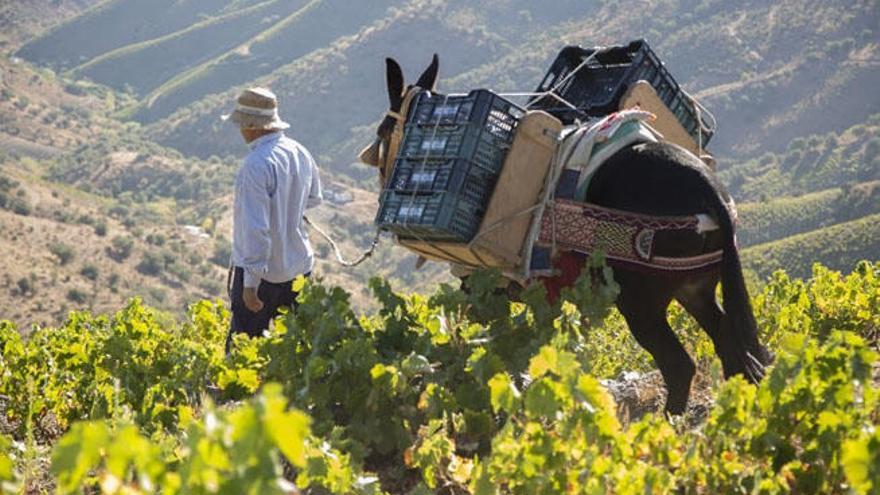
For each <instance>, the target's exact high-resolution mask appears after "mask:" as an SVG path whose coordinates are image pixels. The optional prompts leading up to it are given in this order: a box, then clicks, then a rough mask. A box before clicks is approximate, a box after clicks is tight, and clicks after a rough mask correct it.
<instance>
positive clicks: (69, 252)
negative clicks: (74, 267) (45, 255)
mask: <svg viewBox="0 0 880 495" xmlns="http://www.w3.org/2000/svg"><path fill="white" fill-rule="evenodd" d="M48 247H49V252H50V253H52V254H53V255H55V256H56V257H57V258H58V263H59V264H61V265H66V264H68V263H70V261H71V260H72V259H73V258H74V256H75V254H76V253H74V252H73V248H72V247H71V246H68V245H67V244H64V243H63V242H53V243H51V244H49V246H48Z"/></svg>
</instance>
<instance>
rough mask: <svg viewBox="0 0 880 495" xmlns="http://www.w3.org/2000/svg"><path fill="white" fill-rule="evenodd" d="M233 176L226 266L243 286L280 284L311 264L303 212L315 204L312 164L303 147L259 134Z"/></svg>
mask: <svg viewBox="0 0 880 495" xmlns="http://www.w3.org/2000/svg"><path fill="white" fill-rule="evenodd" d="M250 147H251V152H250V153H249V154H248V155H247V157H245V159H244V164H243V165H242V167H241V169H240V170H239V171H238V175H237V176H236V178H235V195H234V201H233V225H232V263H233V265H235V266H239V267H242V268H243V269H244V286H245V287H258V286H259V284H260V280H266V281H269V282H274V283H280V282H286V281H288V280H291V279H293V278H296V276H298V275H301V274H304V273H308V272H310V271H311V270H312V267H313V266H314V263H315V258H314V252H313V251H312V246H311V245H310V244H309V237H308V233H307V232H306V229H305V226H304V225H303V213H304V212H305V210H306V209H307V208H311V207H313V206H316V205H318V204H320V203H321V201H322V198H323V196H322V193H321V179H320V177H319V175H318V166H317V164H315V160H314V158H312V155H311V154H310V153H309V152H308V150H306V148H305V147H304V146H303V145H301V144H299V143H298V142H296V141H294V140H293V139H290V138H288V137H287V136H285V135H284V133H283V132H280V131H279V132H274V133H272V134H267V135H265V136H261V137H260V138H258V139H255V140H254V141H251V143H250Z"/></svg>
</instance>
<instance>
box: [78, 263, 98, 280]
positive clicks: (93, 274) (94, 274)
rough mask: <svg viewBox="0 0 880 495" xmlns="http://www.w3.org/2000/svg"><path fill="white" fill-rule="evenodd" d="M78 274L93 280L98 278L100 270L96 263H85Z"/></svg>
mask: <svg viewBox="0 0 880 495" xmlns="http://www.w3.org/2000/svg"><path fill="white" fill-rule="evenodd" d="M79 274H80V275H82V276H83V277H85V278H87V279H89V280H92V281H95V280H98V275H100V271H99V270H98V267H97V266H96V265H94V264H92V263H86V264H85V265H83V267H82V269H81V270H80V271H79Z"/></svg>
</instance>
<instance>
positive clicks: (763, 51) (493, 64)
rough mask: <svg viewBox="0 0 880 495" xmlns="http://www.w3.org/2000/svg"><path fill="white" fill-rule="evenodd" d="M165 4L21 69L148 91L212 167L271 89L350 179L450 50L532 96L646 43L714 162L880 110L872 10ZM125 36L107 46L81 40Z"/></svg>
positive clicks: (170, 134)
mask: <svg viewBox="0 0 880 495" xmlns="http://www.w3.org/2000/svg"><path fill="white" fill-rule="evenodd" d="M163 2H164V3H167V4H168V6H167V7H168V8H167V9H163V8H162V6H163V5H164V3H163ZM163 2H160V5H157V6H156V8H154V9H152V10H151V12H150V13H149V15H146V16H141V15H136V14H137V12H138V10H137V9H139V8H143V7H142V6H141V7H138V6H137V4H138V2H137V0H115V1H111V2H109V3H108V4H107V5H106V6H105V7H103V8H101V9H96V10H93V11H92V12H90V14H89V15H86V16H83V17H81V18H78V19H75V20H74V21H73V22H71V23H68V24H66V25H65V26H62V27H61V28H59V29H57V30H55V31H53V32H52V33H50V34H49V35H48V36H46V37H43V38H41V39H39V40H36V41H34V42H32V43H30V44H28V45H26V46H25V47H23V48H22V50H21V51H20V52H19V53H20V54H21V55H22V56H24V57H26V58H29V59H31V60H34V61H36V62H39V63H43V64H48V65H50V66H52V67H54V68H55V69H56V70H70V71H72V72H71V73H72V74H74V75H77V76H86V77H90V78H93V79H94V80H96V81H99V82H102V83H106V84H109V85H111V86H113V87H115V88H117V89H128V90H130V91H132V92H133V93H134V94H135V95H136V96H137V98H138V102H137V104H136V105H135V106H133V107H131V108H130V109H129V111H130V112H132V114H133V115H134V116H135V117H136V118H137V119H138V120H140V121H142V122H153V123H154V125H152V126H151V127H150V130H149V131H150V135H151V136H152V137H153V138H155V139H157V140H158V141H160V142H162V143H164V144H168V145H172V146H174V147H177V148H178V149H181V150H182V151H184V152H185V153H194V154H198V155H201V156H209V155H211V154H218V155H221V156H222V155H224V154H227V153H233V152H235V151H236V145H235V143H234V142H230V141H231V140H230V139H229V136H228V134H226V133H224V132H222V130H221V129H220V128H219V127H218V126H217V124H216V118H217V117H218V116H219V115H220V114H221V113H222V112H223V111H224V110H225V109H226V108H227V107H228V102H229V99H230V97H231V96H232V94H233V93H234V90H232V89H229V88H230V87H237V86H240V85H244V84H250V83H254V82H260V83H263V84H268V85H270V86H272V87H273V88H274V89H275V90H276V91H277V92H278V93H279V94H280V95H281V97H282V100H283V101H284V103H285V105H286V107H287V108H288V112H289V114H290V115H289V116H288V117H289V118H290V119H291V120H292V121H293V124H294V125H295V129H296V130H297V133H298V134H299V135H300V136H301V137H302V138H303V140H304V141H306V142H307V143H310V144H312V145H313V146H314V147H315V148H316V150H317V151H318V152H319V154H321V155H324V156H325V158H326V159H327V160H328V161H329V162H330V164H331V165H332V166H333V167H335V168H336V169H337V170H344V171H347V172H348V170H347V168H348V166H349V164H350V162H351V160H352V156H353V155H352V151H353V149H354V148H355V147H356V146H357V145H359V144H360V143H361V142H362V141H363V138H364V136H366V135H368V131H367V130H366V127H364V126H367V125H369V124H370V123H372V122H373V121H374V120H375V118H376V117H375V116H376V115H377V114H378V112H380V111H381V110H382V106H383V104H384V102H383V101H382V94H383V93H382V72H381V59H382V57H383V56H385V55H395V56H398V57H399V58H401V59H402V60H403V61H404V63H405V65H406V66H407V67H410V68H411V70H413V71H415V70H417V69H418V68H420V67H419V66H420V65H421V64H424V63H425V61H426V60H427V59H428V57H429V56H430V54H431V53H432V52H435V51H437V52H439V53H440V55H441V58H442V60H443V64H442V67H443V68H442V73H443V75H444V82H443V83H442V84H443V87H444V88H448V89H453V90H465V89H469V88H472V87H478V86H488V87H492V88H498V89H504V90H529V89H531V88H533V87H535V86H536V85H537V82H538V81H539V80H540V76H541V74H542V73H543V70H544V68H545V67H546V65H547V62H548V61H549V60H550V59H551V58H552V56H553V55H554V54H555V52H556V51H557V50H558V49H559V48H560V47H561V46H562V45H564V44H566V43H580V44H586V45H592V44H608V43H615V42H621V41H625V40H628V39H631V38H636V37H646V38H647V39H649V40H650V41H651V42H652V44H653V45H654V46H655V48H656V49H657V51H658V52H659V53H660V55H661V56H662V57H663V58H664V60H666V62H667V63H668V65H669V67H670V68H671V69H672V70H673V72H674V73H675V74H676V75H677V76H678V77H679V79H680V80H681V81H682V82H683V83H684V85H685V87H687V88H688V89H689V90H690V91H691V92H692V93H693V94H695V95H696V96H697V97H699V98H701V100H703V101H704V103H706V104H707V105H708V106H709V107H710V108H711V109H712V110H713V111H714V112H715V113H716V114H717V116H718V118H719V120H720V122H721V129H720V130H719V133H718V136H717V138H716V141H715V144H714V147H715V150H716V152H717V153H719V154H721V155H722V156H727V155H730V156H736V157H739V156H742V155H744V154H745V155H751V154H754V153H756V152H760V151H765V150H768V149H769V150H774V151H779V150H782V149H784V148H785V143H786V142H788V141H789V140H791V139H793V138H795V137H797V136H800V135H802V134H804V133H805V132H806V133H814V132H822V133H824V132H829V131H831V130H835V129H839V128H841V127H846V126H850V125H853V124H855V123H859V122H862V121H863V120H864V119H865V118H867V117H868V116H869V115H871V114H872V113H876V112H878V111H880V107H878V105H880V104H878V102H877V101H876V99H871V98H865V95H866V94H867V91H868V88H872V87H876V86H877V85H878V84H880V76H878V70H877V68H878V66H880V54H878V52H877V50H878V49H880V44H878V37H877V33H876V29H877V24H878V12H877V9H876V5H875V4H874V3H873V2H870V1H846V2H844V1H834V2H818V1H813V0H785V1H782V2H774V3H773V4H772V5H769V4H767V3H765V2H740V3H737V4H736V6H735V7H734V6H733V5H731V4H730V3H729V2H725V1H722V0H714V1H696V0H692V1H685V2H651V3H648V4H645V3H644V2H636V1H635V0H630V1H625V2H622V3H615V4H605V3H600V2H574V1H565V2H553V3H552V4H550V5H547V4H545V3H541V4H538V3H537V2H530V1H525V0H517V1H508V0H504V1H502V0H488V1H485V2H482V3H481V5H480V7H479V8H475V7H474V6H473V4H472V3H471V2H465V1H462V0H397V1H391V0H388V1H374V2H356V3H351V2H342V1H341V0H312V1H309V2H305V1H303V0H288V1H283V0H273V1H265V2H261V3H255V4H253V3H250V4H246V3H242V2H237V3H236V2H234V3H232V4H226V3H223V2H210V1H207V0H188V1H185V2H172V1H171V0H163ZM151 5H152V4H151ZM172 7H173V8H172ZM175 9H176V10H175ZM165 11H167V14H166V15H165V16H163V17H162V18H161V20H158V19H157V18H156V16H157V15H160V13H161V12H165ZM635 11H638V12H640V13H641V14H642V15H639V16H634V15H632V14H631V13H632V12H635ZM196 13H197V14H196ZM194 17H198V18H199V19H200V20H199V21H198V22H193V19H194ZM109 25H112V26H114V27H113V28H112V30H111V31H110V32H108V33H106V35H104V36H102V37H101V38H102V40H101V41H97V40H92V39H90V40H88V41H81V40H82V39H83V38H86V37H88V36H87V35H88V34H89V33H91V32H93V30H94V29H95V26H102V28H101V29H103V26H109ZM211 94H216V95H217V96H210V95H211ZM318 115H320V116H321V118H319V119H317V120H316V116H318Z"/></svg>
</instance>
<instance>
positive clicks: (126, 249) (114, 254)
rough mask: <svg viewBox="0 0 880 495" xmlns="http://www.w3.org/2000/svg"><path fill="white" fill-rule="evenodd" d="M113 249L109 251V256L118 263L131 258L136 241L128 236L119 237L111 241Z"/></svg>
mask: <svg viewBox="0 0 880 495" xmlns="http://www.w3.org/2000/svg"><path fill="white" fill-rule="evenodd" d="M110 243H111V246H112V248H110V249H108V250H107V254H108V255H109V256H110V257H111V258H113V259H114V260H116V261H119V262H121V261H123V260H125V259H126V258H128V257H129V256H131V251H132V248H133V247H134V240H133V239H132V238H131V237H128V236H121V235H118V236H116V237H114V238H113V240H112V241H110Z"/></svg>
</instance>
